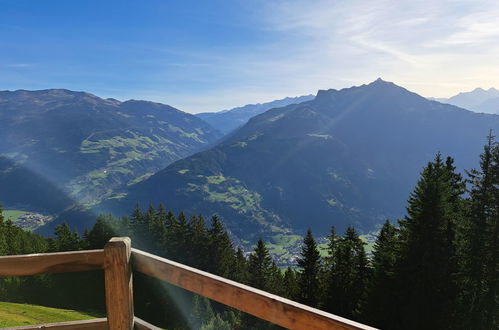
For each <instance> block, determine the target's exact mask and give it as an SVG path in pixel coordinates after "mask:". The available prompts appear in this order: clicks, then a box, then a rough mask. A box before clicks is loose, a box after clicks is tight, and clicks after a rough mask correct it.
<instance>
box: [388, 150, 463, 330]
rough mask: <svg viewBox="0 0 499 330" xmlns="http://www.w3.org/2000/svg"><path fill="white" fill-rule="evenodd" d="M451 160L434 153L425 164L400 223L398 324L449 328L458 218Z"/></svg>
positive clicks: (456, 182)
mask: <svg viewBox="0 0 499 330" xmlns="http://www.w3.org/2000/svg"><path fill="white" fill-rule="evenodd" d="M453 171H454V168H453V166H452V159H450V160H448V161H447V163H446V164H444V163H443V161H442V159H441V156H440V154H437V156H436V157H435V160H434V161H433V162H430V163H428V165H427V166H426V168H425V169H424V170H423V172H422V174H421V178H420V180H419V181H418V183H417V185H416V188H415V189H414V191H413V192H412V193H411V195H410V198H409V206H408V207H407V213H408V215H407V217H406V218H405V219H404V220H402V221H400V237H401V241H400V246H401V250H400V257H399V260H398V261H397V274H396V282H397V286H398V290H397V293H398V295H399V297H403V298H400V300H399V301H398V303H397V306H398V307H399V308H400V310H399V312H398V313H396V314H397V315H399V316H403V320H401V322H402V323H401V324H399V325H398V327H402V328H405V329H421V328H424V327H428V325H429V324H431V325H432V327H434V328H435V329H444V328H447V327H452V326H453V324H454V322H453V321H454V320H455V315H454V310H455V301H456V298H457V288H456V281H455V280H456V273H457V264H456V258H455V241H454V236H455V234H454V228H455V225H456V221H458V219H460V214H459V210H460V201H459V196H460V194H461V193H462V188H461V185H460V182H459V177H458V176H457V175H455V173H453Z"/></svg>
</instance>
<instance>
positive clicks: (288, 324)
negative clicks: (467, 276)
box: [132, 249, 374, 330]
mask: <svg viewBox="0 0 499 330" xmlns="http://www.w3.org/2000/svg"><path fill="white" fill-rule="evenodd" d="M132 265H133V268H134V270H137V271H140V272H142V273H144V274H146V275H149V276H152V277H155V278H158V279H160V280H163V281H166V282H168V283H171V284H173V285H176V286H179V287H181V288H183V289H186V290H189V291H191V292H194V293H197V294H199V295H202V296H205V297H207V298H209V299H212V300H215V301H218V302H220V303H222V304H225V305H227V306H231V307H233V308H236V309H238V310H240V311H243V312H245V313H248V314H251V315H254V316H256V317H259V318H261V319H264V320H267V321H269V322H272V323H275V324H277V325H280V326H282V327H285V328H288V329H307V330H313V329H317V330H318V329H338V330H340V329H341V330H346V329H348V330H352V329H366V330H367V329H374V328H372V327H369V326H366V325H363V324H360V323H357V322H354V321H351V320H348V319H345V318H342V317H339V316H336V315H333V314H330V313H326V312H324V311H321V310H318V309H315V308H312V307H309V306H306V305H303V304H299V303H297V302H294V301H291V300H289V299H285V298H282V297H280V296H276V295H274V294H271V293H268V292H265V291H262V290H258V289H255V288H252V287H249V286H247V285H244V284H240V283H237V282H234V281H231V280H228V279H225V278H223V277H220V276H216V275H213V274H210V273H207V272H204V271H201V270H198V269H195V268H192V267H189V266H185V265H183V264H180V263H177V262H174V261H171V260H168V259H164V258H161V257H158V256H155V255H152V254H149V253H146V252H143V251H140V250H137V249H132Z"/></svg>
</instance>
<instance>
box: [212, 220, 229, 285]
mask: <svg viewBox="0 0 499 330" xmlns="http://www.w3.org/2000/svg"><path fill="white" fill-rule="evenodd" d="M208 237H209V238H208V239H209V243H208V244H209V251H210V253H209V263H208V267H207V268H208V271H209V272H211V273H213V274H217V275H220V276H223V277H229V276H230V274H231V267H232V266H233V265H234V263H235V258H234V246H233V245H232V241H231V239H230V238H229V234H228V233H227V231H226V230H225V229H224V226H223V224H222V222H221V221H220V219H219V218H218V217H217V216H216V215H214V216H213V217H212V218H211V227H210V229H209V230H208Z"/></svg>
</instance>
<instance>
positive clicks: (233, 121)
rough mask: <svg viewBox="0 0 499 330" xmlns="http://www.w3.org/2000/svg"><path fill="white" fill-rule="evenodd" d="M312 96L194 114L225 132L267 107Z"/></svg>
mask: <svg viewBox="0 0 499 330" xmlns="http://www.w3.org/2000/svg"><path fill="white" fill-rule="evenodd" d="M313 98H314V96H313V95H304V96H298V97H286V98H284V99H281V100H275V101H272V102H266V103H258V104H248V105H245V106H243V107H238V108H234V109H231V110H223V111H220V112H205V113H199V114H197V115H196V116H198V117H199V118H201V119H203V120H204V121H206V122H207V123H208V124H210V125H211V126H213V127H215V128H216V129H218V130H219V131H220V132H222V133H224V134H227V133H230V132H232V131H233V130H235V129H236V128H238V127H241V126H243V125H244V124H246V123H247V122H248V120H249V119H250V118H251V117H254V116H256V115H259V114H261V113H263V112H265V111H267V110H269V109H272V108H280V107H284V106H287V105H290V104H294V103H301V102H305V101H309V100H311V99H313Z"/></svg>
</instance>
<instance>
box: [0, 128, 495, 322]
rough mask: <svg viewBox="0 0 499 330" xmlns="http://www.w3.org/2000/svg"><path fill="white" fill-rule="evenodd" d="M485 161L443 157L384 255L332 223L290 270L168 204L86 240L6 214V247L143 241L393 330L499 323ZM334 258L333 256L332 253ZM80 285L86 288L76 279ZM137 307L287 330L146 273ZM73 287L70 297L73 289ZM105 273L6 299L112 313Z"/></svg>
mask: <svg viewBox="0 0 499 330" xmlns="http://www.w3.org/2000/svg"><path fill="white" fill-rule="evenodd" d="M479 164H480V166H479V168H477V169H473V170H470V171H467V172H466V174H465V177H463V176H462V175H461V174H459V173H458V172H457V171H456V168H455V166H454V160H453V159H452V158H450V157H447V158H445V159H444V158H443V157H442V156H441V155H440V154H437V155H436V157H435V158H434V160H432V161H430V162H429V163H428V164H427V165H426V166H425V168H424V169H423V171H422V172H421V175H420V178H419V181H418V182H417V184H416V187H415V189H414V191H413V192H412V193H411V194H410V196H409V199H408V206H407V215H406V217H405V218H403V219H400V220H398V221H397V222H396V223H391V222H390V221H386V222H385V223H384V224H383V226H382V227H381V229H380V231H379V234H378V235H377V239H376V241H375V244H374V248H373V250H372V253H371V254H370V255H368V254H367V253H366V249H365V243H364V242H363V241H362V240H361V239H360V237H359V234H358V233H357V232H356V230H355V229H354V228H353V227H348V228H347V229H346V231H345V232H344V233H343V234H342V235H340V234H338V233H337V232H336V230H335V228H334V227H332V228H331V232H330V234H329V236H328V239H327V241H328V244H327V251H326V252H327V253H325V256H322V255H321V253H320V249H319V247H318V245H317V243H316V241H315V239H314V237H313V234H312V231H311V230H308V232H307V234H306V235H305V237H304V239H303V245H302V249H301V253H300V255H299V256H298V260H297V265H296V267H289V268H287V269H280V268H279V267H278V266H277V265H276V263H275V262H274V261H273V259H272V257H271V255H270V253H269V250H268V249H267V247H266V245H265V242H264V240H262V239H260V240H258V242H257V243H256V245H255V247H254V250H253V251H252V252H251V253H249V254H247V253H244V252H243V250H242V249H241V248H240V247H236V246H235V245H234V243H233V242H232V241H231V239H230V236H229V234H228V232H227V231H226V230H225V229H224V227H223V224H222V222H221V221H220V219H219V218H218V217H217V216H213V217H212V218H211V219H210V221H209V223H206V221H205V219H204V218H203V217H202V216H192V217H190V218H188V217H186V215H185V214H183V213H180V214H178V215H174V214H173V213H172V212H169V211H167V210H166V209H165V208H164V207H163V206H162V205H159V207H158V208H155V207H153V206H150V207H149V208H148V209H147V210H141V209H140V208H139V207H138V206H137V207H136V208H135V210H134V211H133V212H132V214H131V215H130V216H129V217H123V218H120V219H117V218H115V217H113V216H111V215H101V216H99V217H98V219H97V221H96V223H95V225H94V226H93V227H92V228H91V229H89V230H87V231H85V232H84V233H83V235H82V236H81V237H80V235H79V234H78V233H76V232H75V231H72V230H71V229H70V228H69V227H68V225H66V224H62V225H60V226H58V227H57V228H56V230H55V236H54V237H53V238H43V237H40V236H38V235H36V234H32V233H29V232H26V231H24V230H22V229H20V228H17V227H16V226H15V225H13V224H12V223H11V222H10V221H7V220H5V219H3V217H2V216H1V211H0V254H1V255H8V254H20V253H32V252H51V251H69V250H81V249H93V248H102V247H103V246H104V244H105V243H106V242H107V241H108V240H109V238H111V237H113V236H129V237H131V239H132V242H133V245H134V247H137V248H139V249H142V250H145V251H148V252H151V253H154V254H156V255H159V256H162V257H166V258H168V259H171V260H175V261H178V262H181V263H183V264H187V265H190V266H193V267H196V268H199V269H202V270H205V271H208V272H210V273H213V274H217V275H220V276H223V277H226V278H229V279H232V280H235V281H238V282H241V283H244V284H248V285H250V286H253V287H256V288H259V289H262V290H266V291H269V292H272V293H275V294H277V295H280V296H284V297H287V298H290V299H293V300H296V301H298V302H301V303H304V304H307V305H309V306H312V307H317V308H320V309H322V310H325V311H328V312H331V313H334V314H337V315H340V316H343V317H346V318H349V319H354V320H357V321H360V322H363V323H366V324H369V325H372V326H376V327H379V328H382V329H487V330H488V329H490V330H492V329H497V328H499V221H498V220H499V145H498V143H497V142H496V141H495V140H494V138H493V137H492V136H489V138H488V142H487V144H486V145H485V146H484V149H483V152H482V153H481V155H480V163H479ZM323 255H324V254H323ZM75 283H78V285H75ZM134 288H135V297H134V299H135V306H136V313H137V315H138V316H139V317H142V318H144V319H146V320H148V321H150V322H152V323H155V324H157V325H159V326H163V327H167V328H168V329H185V328H191V329H274V328H278V327H277V326H275V325H272V324H269V323H267V322H264V321H261V320H258V319H256V318H253V317H251V316H249V315H247V314H244V313H241V312H239V311H236V310H234V309H231V308H228V307H226V306H223V305H220V304H218V303H215V302H213V301H209V300H208V299H206V298H203V297H200V296H197V295H194V294H191V293H188V292H186V291H184V290H182V289H179V288H176V287H174V286H171V285H168V284H165V283H162V282H160V281H158V280H154V279H151V278H149V277H147V276H145V275H141V274H134ZM68 293H69V294H68ZM103 293H104V290H103V281H102V272H85V273H76V274H57V275H40V276H33V277H27V278H3V279H0V299H2V300H11V301H18V302H31V303H39V304H45V305H52V306H56V307H72V308H77V309H84V310H85V309H86V310H88V309H94V310H95V311H96V312H97V313H104V297H103Z"/></svg>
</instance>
